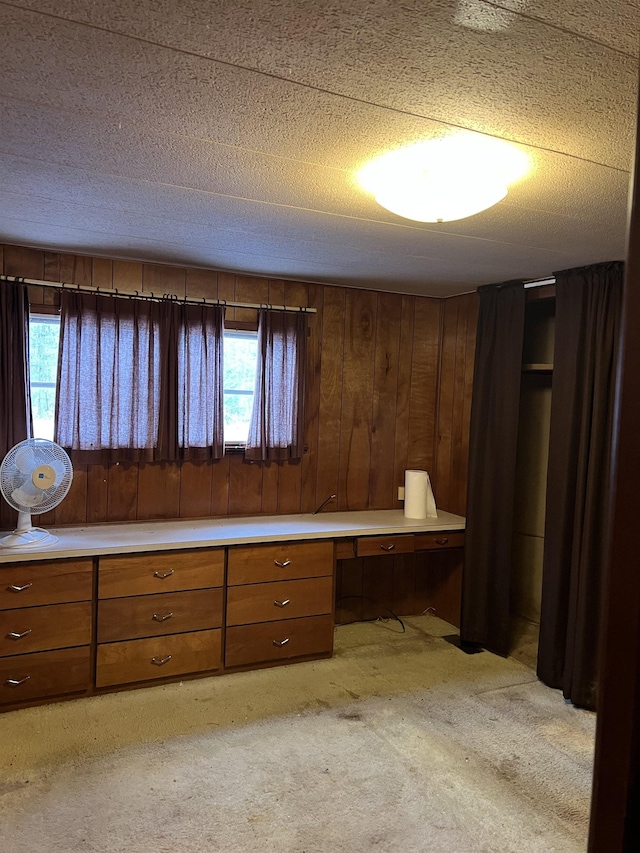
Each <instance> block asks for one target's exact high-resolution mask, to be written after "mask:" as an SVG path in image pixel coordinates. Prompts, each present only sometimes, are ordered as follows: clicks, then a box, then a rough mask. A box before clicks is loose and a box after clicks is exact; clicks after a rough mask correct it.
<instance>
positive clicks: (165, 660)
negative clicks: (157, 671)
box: [151, 655, 173, 666]
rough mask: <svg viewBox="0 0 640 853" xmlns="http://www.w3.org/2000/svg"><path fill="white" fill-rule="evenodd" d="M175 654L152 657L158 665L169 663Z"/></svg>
mask: <svg viewBox="0 0 640 853" xmlns="http://www.w3.org/2000/svg"><path fill="white" fill-rule="evenodd" d="M172 657H173V655H166V656H165V657H163V658H151V663H154V664H155V665H156V666H164V665H165V663H169V661H170V660H171V658H172Z"/></svg>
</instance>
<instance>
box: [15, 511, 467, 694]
mask: <svg viewBox="0 0 640 853" xmlns="http://www.w3.org/2000/svg"><path fill="white" fill-rule="evenodd" d="M463 531H464V519H463V518H461V517H460V516H456V515H452V514H450V513H445V512H440V513H439V514H438V518H437V519H428V520H422V521H416V520H410V519H405V518H404V516H403V514H402V512H400V511H395V510H380V511H371V512H325V513H322V514H317V515H313V514H301V515H290V516H268V517H252V518H234V519H226V518H225V519H202V520H188V521H187V520H184V521H154V522H131V523H126V524H98V525H91V526H86V527H67V528H59V529H54V530H51V532H52V533H53V534H54V535H56V536H57V537H58V541H57V542H56V543H54V544H53V545H51V546H48V547H46V548H43V549H23V550H20V549H5V550H0V707H1V708H4V709H5V710H11V709H16V708H19V707H24V706H26V705H29V704H35V703H41V702H45V701H57V700H58V699H63V698H72V697H74V696H79V695H91V694H95V693H100V692H105V691H111V690H115V689H124V688H126V687H131V686H138V687H139V686H143V685H145V684H153V683H158V682H162V681H168V680H175V679H177V678H191V677H202V676H205V675H213V674H221V673H225V672H234V671H239V670H242V669H255V668H259V667H262V666H272V665H274V664H277V663H284V662H292V661H302V660H309V659H318V658H323V657H329V656H331V654H332V651H333V627H334V624H335V621H336V608H335V601H336V595H337V593H336V578H337V579H338V587H339V588H338V595H339V596H340V597H341V591H342V586H343V583H342V574H343V572H344V567H349V566H354V565H356V566H357V565H360V564H361V563H362V561H365V562H366V561H376V565H377V566H378V567H379V568H378V571H380V572H382V573H384V572H387V573H389V572H391V573H393V570H394V565H395V563H394V561H397V560H399V559H401V558H404V557H408V556H409V557H410V556H411V555H414V554H417V553H419V552H429V553H436V552H437V551H442V552H445V554H456V555H457V556H456V558H455V559H456V561H457V563H460V565H461V556H460V555H461V553H462V552H461V548H462V545H463V537H464V533H463ZM391 558H393V560H392V559H391ZM336 567H337V571H336ZM436 609H437V608H436ZM454 609H455V608H454ZM454 609H453V610H451V612H452V613H453V612H454ZM443 615H444V614H443ZM445 618H447V617H446V615H445Z"/></svg>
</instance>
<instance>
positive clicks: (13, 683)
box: [5, 675, 31, 687]
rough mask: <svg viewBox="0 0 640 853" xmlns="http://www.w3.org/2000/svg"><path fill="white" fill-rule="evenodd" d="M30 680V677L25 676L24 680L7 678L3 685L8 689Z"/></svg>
mask: <svg viewBox="0 0 640 853" xmlns="http://www.w3.org/2000/svg"><path fill="white" fill-rule="evenodd" d="M30 678H31V676H30V675H25V677H24V678H7V680H6V681H5V684H7V685H8V686H9V687H20V685H21V684H24V683H25V681H29V679H30Z"/></svg>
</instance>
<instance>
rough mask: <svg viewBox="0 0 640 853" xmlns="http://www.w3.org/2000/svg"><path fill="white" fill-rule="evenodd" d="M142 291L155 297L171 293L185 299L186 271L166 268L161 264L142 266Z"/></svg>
mask: <svg viewBox="0 0 640 853" xmlns="http://www.w3.org/2000/svg"><path fill="white" fill-rule="evenodd" d="M142 290H143V292H144V293H153V294H154V296H164V294H165V293H170V294H172V295H175V296H179V297H184V296H185V292H186V270H184V269H180V268H178V267H165V266H161V265H160V264H143V265H142Z"/></svg>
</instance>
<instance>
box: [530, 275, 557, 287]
mask: <svg viewBox="0 0 640 853" xmlns="http://www.w3.org/2000/svg"><path fill="white" fill-rule="evenodd" d="M555 283H556V277H555V276H554V275H552V276H549V278H536V279H532V280H531V281H525V283H524V286H525V287H543V285H545V284H555Z"/></svg>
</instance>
